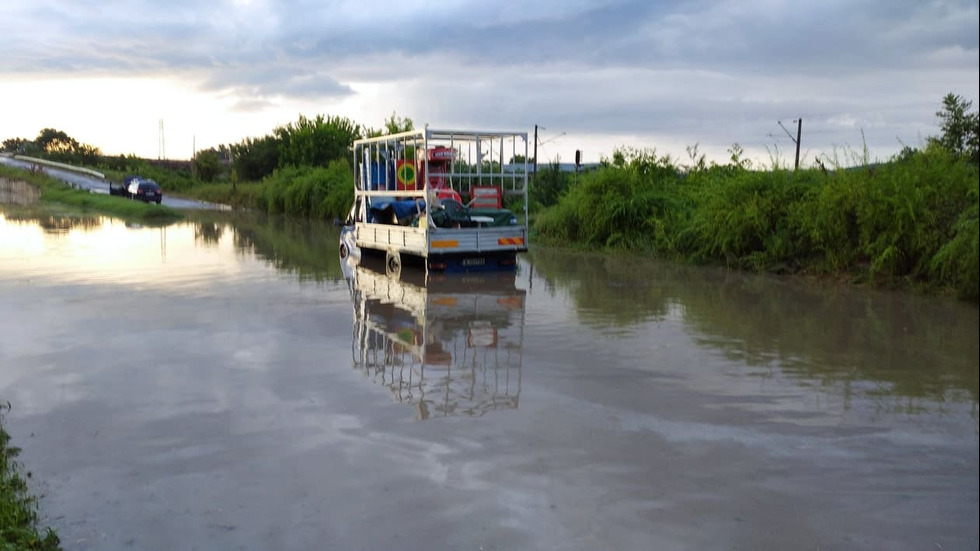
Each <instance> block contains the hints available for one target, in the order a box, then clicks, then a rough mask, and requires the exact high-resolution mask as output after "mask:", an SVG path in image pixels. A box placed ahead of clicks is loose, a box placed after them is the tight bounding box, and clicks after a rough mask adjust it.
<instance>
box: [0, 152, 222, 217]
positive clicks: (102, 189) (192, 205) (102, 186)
mask: <svg viewBox="0 0 980 551" xmlns="http://www.w3.org/2000/svg"><path fill="white" fill-rule="evenodd" d="M0 163H3V164H5V165H7V166H13V167H19V168H30V167H31V163H29V162H26V161H21V160H18V159H12V158H10V157H5V156H2V155H0ZM44 172H45V173H46V174H47V175H49V176H51V177H52V178H57V179H59V180H62V181H63V182H65V183H67V184H70V185H72V186H74V187H77V188H79V189H87V190H89V191H90V192H92V193H103V194H108V193H109V181H108V180H104V179H101V178H96V177H94V176H88V175H85V174H78V173H75V172H72V171H70V170H64V169H60V168H55V167H49V166H45V167H44ZM162 204H164V205H166V206H168V207H171V208H175V209H212V210H229V207H228V206H226V205H219V204H217V203H205V202H203V201H195V200H193V199H181V198H179V197H172V196H170V195H169V194H168V193H166V192H164V194H163V203H162Z"/></svg>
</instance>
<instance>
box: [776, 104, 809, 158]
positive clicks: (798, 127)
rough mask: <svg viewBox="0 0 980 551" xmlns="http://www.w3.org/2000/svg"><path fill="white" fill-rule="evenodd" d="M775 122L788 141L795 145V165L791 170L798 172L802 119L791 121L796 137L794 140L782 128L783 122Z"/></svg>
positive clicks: (784, 128) (783, 127) (787, 131)
mask: <svg viewBox="0 0 980 551" xmlns="http://www.w3.org/2000/svg"><path fill="white" fill-rule="evenodd" d="M776 122H778V123H779V127H780V128H782V129H783V132H786V135H787V136H789V139H791V140H793V143H795V144H796V165H795V166H794V167H793V170H799V168H800V138H801V137H802V135H803V117H800V118H798V119H796V120H795V121H793V122H795V123H796V137H795V138H794V137H793V135H792V134H790V132H789V130H787V129H786V127H785V126H783V121H776Z"/></svg>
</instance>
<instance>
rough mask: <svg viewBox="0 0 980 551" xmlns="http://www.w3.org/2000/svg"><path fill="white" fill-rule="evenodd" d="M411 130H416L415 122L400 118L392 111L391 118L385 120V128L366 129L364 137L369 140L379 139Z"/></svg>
mask: <svg viewBox="0 0 980 551" xmlns="http://www.w3.org/2000/svg"><path fill="white" fill-rule="evenodd" d="M411 130H415V122H414V121H412V119H410V118H408V117H399V116H398V115H397V114H396V113H395V112H394V111H392V112H391V116H390V117H388V118H387V119H385V125H384V128H382V129H380V130H379V129H377V128H365V129H364V135H365V136H366V137H368V138H377V137H379V136H384V135H388V134H400V133H402V132H408V131H411Z"/></svg>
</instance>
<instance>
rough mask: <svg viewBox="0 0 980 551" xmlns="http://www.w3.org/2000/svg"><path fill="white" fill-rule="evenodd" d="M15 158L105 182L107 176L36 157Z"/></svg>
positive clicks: (18, 156) (89, 169) (17, 156)
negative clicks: (93, 177)
mask: <svg viewBox="0 0 980 551" xmlns="http://www.w3.org/2000/svg"><path fill="white" fill-rule="evenodd" d="M13 158H14V159H17V160H18V161H26V162H29V163H35V164H39V165H45V166H53V167H55V168H61V169H64V170H70V171H72V172H81V173H82V174H88V175H89V176H95V177H96V178H101V179H103V180H105V174H103V173H101V172H99V171H97V170H92V169H91V168H82V167H80V166H72V165H68V164H65V163H58V162H55V161H49V160H47V159H38V158H36V157H27V156H24V155H14V156H13Z"/></svg>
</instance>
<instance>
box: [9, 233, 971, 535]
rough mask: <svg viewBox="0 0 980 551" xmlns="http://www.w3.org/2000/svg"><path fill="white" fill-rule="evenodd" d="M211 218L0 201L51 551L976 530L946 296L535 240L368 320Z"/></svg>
mask: <svg viewBox="0 0 980 551" xmlns="http://www.w3.org/2000/svg"><path fill="white" fill-rule="evenodd" d="M228 220H229V221H228V223H227V224H226V225H223V226H221V228H223V231H214V227H212V228H211V230H208V229H206V228H202V227H201V226H200V225H193V224H186V223H185V224H177V225H173V226H169V227H167V228H165V229H162V228H129V227H126V226H125V224H122V223H120V222H115V221H106V220H99V221H98V223H96V224H93V225H91V226H90V227H88V229H80V228H75V229H67V226H64V227H63V229H62V230H58V231H45V230H44V229H42V228H41V227H40V226H39V225H38V224H37V223H36V222H27V223H21V222H16V221H10V220H6V219H3V218H2V217H0V335H2V337H0V398H2V399H3V400H11V401H12V403H13V404H14V410H13V411H12V412H10V414H9V415H8V417H7V418H6V419H7V421H8V422H9V428H10V429H11V430H12V431H14V432H15V433H16V434H15V439H17V443H18V445H21V446H22V447H23V449H24V452H23V454H22V457H21V458H22V459H23V460H24V461H25V463H26V464H29V465H30V468H31V470H32V471H33V472H34V473H35V480H41V481H44V483H45V484H47V486H45V491H44V493H45V499H44V502H43V504H44V507H45V511H46V513H47V514H49V515H50V517H51V518H54V519H56V520H57V524H58V528H59V529H60V530H62V533H61V535H62V537H63V538H64V539H65V541H70V542H73V543H77V546H78V547H79V548H80V549H88V548H93V549H96V548H97V549H126V548H133V547H136V548H164V547H166V548H191V547H194V546H195V545H200V544H201V542H207V546H208V547H212V548H219V549H233V548H254V547H256V546H258V547H262V548H270V549H280V548H282V549H285V548H296V549H300V548H302V549H317V548H323V547H324V542H328V543H330V544H336V545H327V547H336V548H342V549H361V548H363V549H386V548H391V547H392V546H394V547H396V548H406V549H416V548H417V549H430V548H433V547H445V548H467V547H475V546H476V545H484V544H485V547H487V548H490V547H497V548H504V549H553V548H562V547H563V546H564V547H568V546H569V542H574V543H575V544H581V545H580V548H582V549H648V548H690V549H703V548H714V547H726V548H727V547H731V548H746V549H759V548H765V549H794V548H798V547H800V544H801V542H804V540H806V542H804V543H807V542H808V543H813V545H809V546H810V547H816V546H817V544H818V543H819V544H821V547H823V546H826V547H828V548H849V547H853V544H854V542H856V541H859V542H861V545H862V546H864V547H868V548H876V549H879V548H880V549H897V548H903V546H902V545H895V544H896V542H899V543H903V542H908V543H907V544H906V545H905V546H904V548H908V549H920V548H931V547H933V546H934V544H935V543H936V542H939V543H941V544H942V545H943V547H944V548H946V549H953V548H956V549H959V548H963V549H966V548H976V545H975V539H976V533H977V532H976V523H977V518H978V515H977V502H976V495H977V471H976V469H977V444H976V434H977V425H976V422H977V420H976V400H975V395H976V387H977V383H976V374H977V367H976V366H977V361H978V359H977V354H976V346H977V345H976V336H977V324H978V322H977V313H976V308H975V307H971V306H968V307H965V308H961V307H960V305H959V304H958V303H955V302H951V301H946V300H945V299H924V298H921V297H914V296H909V295H908V294H897V293H896V294H888V293H872V292H867V290H860V289H858V290H854V291H850V290H849V291H843V292H842V291H840V290H838V289H829V290H828V289H821V288H819V287H813V286H807V285H797V284H796V283H791V282H790V281H789V280H787V279H780V280H773V279H766V278H758V277H753V276H747V275H738V276H734V275H733V274H731V273H727V272H724V271H715V270H699V269H694V268H689V267H677V266H666V265H660V264H654V263H639V262H632V263H628V262H623V261H621V260H619V259H616V258H612V257H589V258H587V259H585V260H583V259H581V258H576V257H574V256H571V255H568V254H567V253H563V252H555V253H554V254H553V255H552V256H551V257H545V256H543V255H542V256H538V257H535V256H534V255H527V256H525V257H524V258H522V260H521V263H520V269H519V271H518V275H517V281H516V285H515V287H516V288H517V289H520V291H518V292H517V295H519V296H520V297H521V298H523V299H524V300H523V308H522V309H514V310H510V309H508V308H506V305H508V304H514V305H515V306H516V302H509V301H508V300H505V301H504V303H503V304H500V303H497V302H496V299H495V298H494V296H493V295H487V294H482V293H469V294H468V293H466V292H464V291H461V292H458V293H457V292H447V293H415V295H416V296H415V299H413V300H415V302H414V303H413V304H415V305H424V307H423V308H421V309H419V308H411V307H409V308H408V309H407V310H406V309H405V308H401V309H400V310H401V312H395V311H394V310H393V309H391V308H384V307H381V306H382V305H381V304H380V302H381V300H380V295H381V294H382V293H381V291H385V293H387V291H391V290H393V289H391V288H390V287H385V286H384V285H383V284H382V283H381V281H382V280H381V278H378V280H377V283H378V287H376V291H377V292H368V291H366V290H365V289H364V287H363V285H364V284H367V283H369V282H370V281H371V280H370V279H364V280H361V281H360V282H358V285H357V287H356V289H355V291H356V292H355V293H354V295H355V296H354V297H352V292H351V288H350V287H348V284H347V282H345V281H343V280H336V279H331V278H333V277H334V276H333V275H331V272H330V270H331V269H332V265H328V264H326V263H321V264H315V263H316V262H318V261H320V260H323V259H324V258H328V257H329V258H331V262H332V261H334V260H335V259H336V256H332V257H331V255H336V249H335V248H333V249H331V246H333V247H335V246H336V245H335V243H336V237H335V234H330V233H329V232H321V233H319V234H317V233H311V232H309V231H307V230H306V228H305V227H304V228H300V229H295V231H294V227H293V226H289V225H288V224H282V223H280V222H281V221H279V220H275V221H271V222H269V223H265V222H264V221H258V222H257V221H256V220H253V219H243V218H235V217H232V218H229V219H228ZM283 228H286V229H285V230H284V229H283ZM241 244H244V246H245V247H246V248H245V249H239V248H238V247H239V245H241ZM253 251H255V252H253ZM289 255H291V256H289ZM276 266H279V267H280V268H276ZM311 266H312V267H313V269H316V270H319V271H317V272H316V273H317V274H324V275H323V277H321V278H320V279H319V280H318V281H314V280H313V279H304V278H303V277H302V274H303V273H304V272H303V270H304V269H305V270H309V269H311V268H310V267H311ZM352 287H353V285H352ZM394 290H397V291H403V292H408V291H411V290H409V289H394ZM443 290H446V289H443ZM357 293H360V295H358V294H357ZM505 298H507V299H515V300H516V298H517V297H515V296H514V294H513V293H510V294H509V295H505ZM469 299H473V302H467V301H468V300H469ZM372 300H374V301H377V303H376V302H371V303H370V304H369V303H368V302H369V301H372ZM483 300H492V304H490V305H487V306H488V310H487V311H488V312H492V316H491V317H489V318H485V317H481V315H471V314H467V313H465V312H464V313H462V314H460V313H457V314H455V317H454V315H453V314H451V311H453V310H454V309H457V308H458V307H460V306H464V305H466V304H473V305H476V306H479V308H475V309H473V310H472V311H479V312H483V311H484V310H483V308H484V305H483V303H482V302H481V301H483ZM498 305H499V306H503V307H504V308H498V307H497V306H498ZM930 305H932V306H930ZM359 308H360V311H359V310H358V309H359ZM359 313H360V315H361V317H358V314H359ZM396 314H407V315H408V320H407V321H408V323H409V328H410V329H411V331H408V332H404V331H400V330H401V329H403V327H402V326H401V325H400V322H401V321H403V320H404V319H405V318H404V316H402V315H396ZM358 320H361V324H360V325H361V329H362V331H361V332H360V333H358V332H357V330H358ZM368 321H370V326H369V327H367V328H366V329H364V326H368V325H369V324H368V323H367V322H368ZM488 321H489V322H490V325H489V327H488V326H487V322H488ZM488 328H495V329H496V330H497V331H496V333H495V334H494V333H492V332H488ZM371 332H373V333H375V334H378V333H384V336H385V337H386V338H387V339H388V341H389V342H388V344H391V345H392V346H391V347H390V348H389V347H388V345H387V344H386V345H383V346H381V347H377V348H374V347H372V346H370V345H369V344H368V343H367V341H366V340H363V339H362V340H358V339H359V337H365V338H366V337H368V336H369V333H371ZM421 337H425V338H426V339H431V340H426V342H427V343H429V342H431V343H438V344H439V345H440V347H441V350H438V351H437V352H438V353H436V354H435V355H430V354H429V351H430V349H426V348H419V347H417V346H416V347H406V346H402V345H397V346H395V345H394V344H393V341H395V340H396V339H406V341H405V342H411V343H416V340H415V339H416V338H421ZM494 344H496V348H494V347H493V345H494ZM506 344H510V345H513V347H514V348H513V351H515V352H516V351H517V350H519V352H520V354H519V356H514V357H513V359H514V360H515V363H506V362H505V361H504V360H506V359H507V358H504V357H503V355H502V354H503V353H504V352H510V351H511V350H512V349H511V348H506V347H505V345H506ZM468 345H469V346H472V348H467V346H468ZM362 352H367V354H364V355H363V356H357V354H359V353H362ZM375 352H377V353H378V355H377V356H376V357H377V359H378V361H377V362H376V363H371V362H367V361H364V362H362V363H360V364H359V363H358V362H359V361H360V360H363V359H366V358H368V357H369V356H371V355H373V354H375ZM494 352H496V353H499V354H501V355H498V356H496V357H494V356H492V354H491V353H494ZM385 353H387V354H388V355H387V356H386V355H385ZM352 354H354V355H355V356H354V357H352ZM396 356H398V358H399V359H398V361H399V362H400V363H397V364H396V363H392V362H389V361H388V360H389V359H394V358H395V357H396ZM372 361H373V360H372ZM447 362H448V364H447ZM423 364H424V370H425V374H424V375H425V381H424V382H423V381H421V380H420V379H419V378H417V377H415V376H414V375H413V373H414V374H417V375H421V374H422V369H423ZM472 366H475V367H472ZM403 368H404V369H403ZM491 368H492V369H491ZM457 374H458V375H460V377H459V378H456V375H457ZM508 374H509V375H511V376H516V377H517V381H516V384H508V383H514V382H515V381H514V379H513V378H511V379H510V380H509V381H507V380H505V379H503V378H498V379H495V378H494V375H502V376H507V375H508ZM366 375H367V376H366ZM936 381H938V384H937V383H936ZM392 383H394V386H392ZM420 383H421V386H420ZM498 383H499V386H498ZM412 385H415V386H412ZM447 391H448V392H447ZM518 393H519V397H520V401H519V403H518V402H517V400H516V398H517V396H518ZM393 396H394V399H393ZM447 397H448V401H447ZM498 398H503V399H508V400H509V399H511V398H513V400H512V401H510V402H505V403H504V407H503V408H491V407H489V406H493V405H494V400H497V399H498ZM398 400H401V402H400V403H399V402H398ZM421 400H430V402H429V406H431V407H430V408H429V410H428V411H429V414H431V416H432V417H437V416H440V415H439V414H440V413H442V412H441V411H440V410H439V409H437V408H443V410H445V411H446V412H449V411H450V410H449V409H448V408H447V407H446V406H447V405H448V406H450V407H456V408H457V410H456V411H460V412H463V413H466V414H467V415H468V416H466V417H464V416H463V415H459V414H450V415H445V416H441V418H439V419H435V420H432V421H428V422H424V423H422V422H413V421H412V419H413V418H417V417H418V416H419V413H420V411H416V407H413V406H418V405H419V404H420V403H421V402H420V401H421ZM511 406H513V407H511ZM491 409H493V412H492V413H491V414H487V415H482V416H480V415H472V414H469V413H467V412H468V411H472V412H474V413H477V414H478V413H479V412H481V411H484V410H486V411H490V410H491ZM26 435H34V436H33V437H29V438H28V437H26ZM733 504H737V506H736V508H737V509H738V510H737V512H735V511H734V509H733ZM787 511H791V513H792V514H787ZM869 511H880V512H882V513H881V514H878V513H874V514H869ZM366 512H370V514H368V513H366ZM736 515H737V516H738V517H737V518H734V517H735V516H736ZM378 519H383V521H382V522H378ZM474 519H479V520H480V521H479V522H474ZM488 527H489V528H490V529H489V530H488ZM285 532H288V537H289V538H293V539H287V538H286V536H283V535H282V534H284V533H285ZM488 533H489V536H488ZM665 533H668V534H669V535H670V537H668V538H666V540H664V539H662V540H659V542H660V543H662V544H663V545H657V542H658V540H657V539H656V536H657V535H658V534H661V535H662V534H665ZM433 534H452V535H453V537H454V538H455V539H451V540H446V541H445V542H443V541H432V539H431V538H432V535H433ZM338 535H339V536H338ZM331 538H333V539H331ZM807 538H809V539H807ZM847 538H851V539H847ZM79 542H80V543H79ZM392 542H396V543H394V544H393V543H392ZM440 543H446V544H445V545H439V544H440ZM401 544H406V545H401ZM823 544H826V545H823ZM86 545H90V546H91V547H85V546H86ZM971 545H972V547H971Z"/></svg>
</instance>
